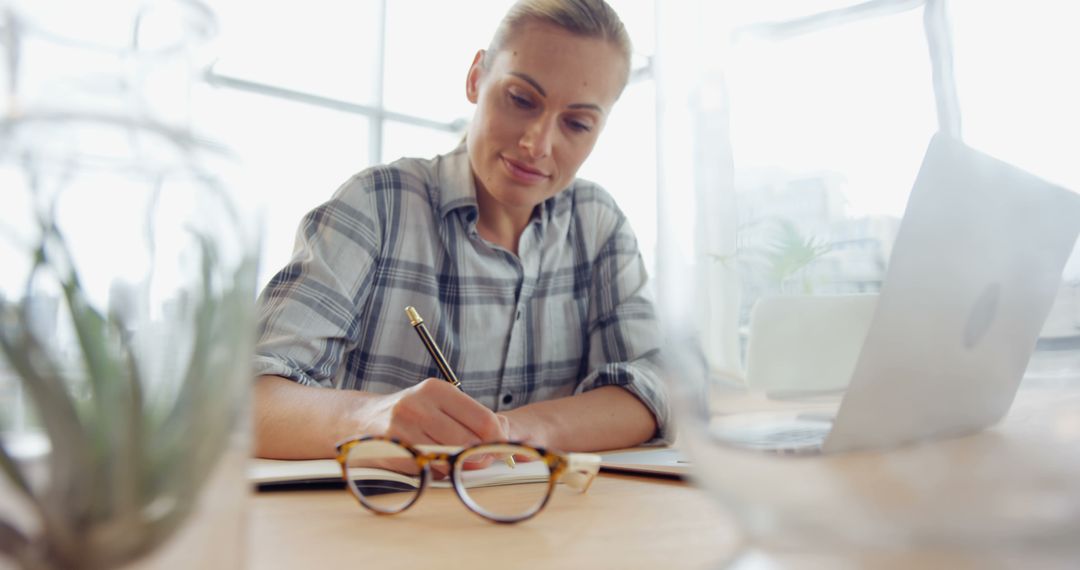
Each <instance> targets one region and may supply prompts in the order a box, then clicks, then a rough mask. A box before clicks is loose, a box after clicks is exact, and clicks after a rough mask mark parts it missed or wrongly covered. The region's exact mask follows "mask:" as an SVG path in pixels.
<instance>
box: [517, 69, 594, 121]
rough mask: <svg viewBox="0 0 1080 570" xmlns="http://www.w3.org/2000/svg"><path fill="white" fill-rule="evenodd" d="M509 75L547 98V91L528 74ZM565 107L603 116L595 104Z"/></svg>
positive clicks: (518, 72)
mask: <svg viewBox="0 0 1080 570" xmlns="http://www.w3.org/2000/svg"><path fill="white" fill-rule="evenodd" d="M509 73H510V75H513V76H514V77H517V78H518V79H520V80H522V81H524V82H525V83H528V84H529V85H532V86H533V89H536V91H537V92H538V93H540V96H541V97H547V91H544V88H543V87H541V86H540V83H539V82H538V81H536V80H535V79H533V78H532V77H531V76H529V74H528V73H522V72H520V71H511V72H509ZM567 107H569V108H570V109H591V110H594V111H596V112H598V113H600V114H601V115H603V114H604V108H603V107H601V106H600V105H597V104H595V103H571V104H570V105H567Z"/></svg>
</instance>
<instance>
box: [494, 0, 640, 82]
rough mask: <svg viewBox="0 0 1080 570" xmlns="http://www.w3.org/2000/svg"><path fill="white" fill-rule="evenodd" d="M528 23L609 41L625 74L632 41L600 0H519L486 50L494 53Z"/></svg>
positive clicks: (507, 13)
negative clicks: (549, 25) (623, 64)
mask: <svg viewBox="0 0 1080 570" xmlns="http://www.w3.org/2000/svg"><path fill="white" fill-rule="evenodd" d="M529 23H545V24H551V25H554V26H556V27H558V28H561V29H563V30H566V31H568V32H570V33H572V34H576V35H579V36H583V37H587V38H597V39H602V40H605V41H608V42H610V43H611V44H612V45H613V46H615V47H616V48H617V49H618V50H619V53H620V54H622V56H623V60H624V62H625V63H626V70H627V74H628V75H629V71H630V54H631V52H632V51H633V45H632V44H631V43H630V36H629V35H628V34H627V33H626V28H625V27H624V26H623V23H622V20H620V19H619V15H618V14H616V13H615V10H614V9H612V7H611V6H609V5H608V3H607V2H605V1H604V0H519V1H518V2H516V3H515V4H514V5H513V6H511V7H510V10H508V11H507V12H506V16H503V19H502V21H501V22H500V23H499V27H498V28H496V29H495V37H493V38H492V39H491V44H489V45H488V49H487V51H488V53H489V54H490V55H491V56H494V55H495V54H497V53H498V52H499V51H500V50H501V49H502V48H503V46H505V45H506V43H507V41H509V40H510V38H512V37H513V36H514V34H515V33H517V32H518V30H520V29H521V28H522V27H523V26H525V25H526V24H529ZM625 83H626V81H625V79H624V81H623V84H624V85H625Z"/></svg>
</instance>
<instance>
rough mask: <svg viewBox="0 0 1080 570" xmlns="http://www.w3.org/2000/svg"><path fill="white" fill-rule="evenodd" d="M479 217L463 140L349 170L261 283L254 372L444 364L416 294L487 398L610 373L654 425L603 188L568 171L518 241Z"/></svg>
mask: <svg viewBox="0 0 1080 570" xmlns="http://www.w3.org/2000/svg"><path fill="white" fill-rule="evenodd" d="M476 219H477V205H476V189H475V186H474V182H473V177H472V174H471V171H470V168H469V159H468V153H467V152H466V149H465V146H464V145H462V146H460V147H459V148H458V149H457V150H455V151H453V152H452V153H450V154H447V155H442V156H438V157H436V158H434V159H432V160H419V159H402V160H399V161H397V162H394V163H392V164H390V165H388V166H380V167H375V168H371V169H369V170H366V171H364V172H361V173H360V174H357V175H356V176H354V177H353V178H351V179H350V180H349V181H347V182H346V183H345V184H344V185H343V186H342V187H341V188H340V189H339V190H338V191H337V192H336V193H335V194H334V196H333V197H332V198H331V199H330V201H329V202H327V203H325V204H323V205H322V206H319V207H318V208H316V209H315V210H313V211H312V212H310V213H309V214H307V215H306V216H305V217H304V219H303V221H302V222H301V224H300V229H299V231H298V232H297V241H296V248H295V252H294V254H293V259H292V261H291V262H290V263H289V264H288V265H287V266H286V267H285V268H284V269H282V270H281V271H280V272H278V273H277V274H276V275H275V276H274V278H273V279H272V280H271V281H270V283H269V285H267V287H266V289H265V290H264V291H263V292H262V295H261V296H260V298H259V308H258V311H259V313H258V315H259V326H260V332H259V340H258V344H257V347H256V357H255V369H256V370H255V371H256V373H257V374H259V375H262V374H273V375H278V376H284V377H286V378H290V379H292V380H294V381H296V382H299V383H301V384H305V385H310V386H325V387H337V388H347V389H357V390H367V391H371V392H376V393H390V392H394V391H398V390H401V389H404V388H407V387H409V386H412V385H415V384H416V383H417V382H419V381H420V380H422V379H424V378H427V377H433V376H434V377H438V376H439V373H438V369H437V368H436V366H435V363H434V361H433V360H432V358H431V356H430V355H429V354H428V353H427V351H426V350H425V349H424V346H423V344H422V343H421V342H420V339H419V338H417V336H416V332H415V331H414V330H413V329H412V326H410V324H409V320H408V318H407V317H406V315H405V311H404V309H405V307H406V306H409V305H412V306H415V307H416V309H417V311H419V313H420V315H421V316H422V317H423V318H424V320H425V322H426V324H427V326H428V328H429V330H430V331H431V333H432V336H433V337H434V338H435V342H436V343H438V345H439V346H440V347H441V348H442V350H443V353H444V354H445V356H446V358H447V360H448V361H449V363H450V366H451V367H452V368H453V369H454V371H455V372H456V373H457V375H458V378H459V379H460V380H461V383H462V388H464V390H465V392H466V393H468V394H469V395H470V396H472V397H473V398H475V399H476V400H477V401H479V402H480V403H482V404H484V405H485V406H487V407H488V408H490V409H492V410H495V411H500V410H508V409H511V408H515V407H518V406H521V405H524V404H528V403H530V402H536V401H540V400H548V399H552V398H559V397H563V396H569V395H571V394H576V393H581V392H584V391H587V390H591V389H594V388H598V387H600V386H607V385H617V386H622V387H624V388H625V389H627V390H629V391H630V392H632V393H633V394H635V395H636V396H637V397H638V398H639V399H641V401H642V402H644V403H645V405H646V406H648V407H649V409H650V410H651V411H652V413H653V414H654V416H655V417H656V420H657V423H658V425H659V426H660V430H659V432H658V436H660V437H663V434H664V432H665V429H664V426H665V425H666V424H667V419H668V411H667V410H668V407H667V401H666V397H665V395H664V391H663V386H662V385H661V380H660V375H659V374H658V372H657V370H658V367H657V359H658V347H659V343H660V339H659V333H658V327H657V323H656V317H655V313H654V309H653V305H652V302H651V300H650V298H649V293H648V290H647V286H646V281H647V275H646V271H645V267H644V264H643V262H642V260H641V255H640V253H639V252H638V249H637V240H636V238H635V237H634V234H633V232H632V231H631V229H630V226H629V224H628V223H627V220H626V218H625V216H624V215H623V214H622V212H620V211H619V209H618V207H617V206H616V205H615V203H614V201H613V200H612V198H611V197H610V196H609V195H608V194H607V193H606V192H605V191H604V190H602V189H601V188H600V187H598V186H596V185H594V184H591V183H588V182H584V181H581V180H577V181H575V182H574V183H573V185H572V186H571V187H570V188H568V189H566V190H565V191H563V192H560V193H559V194H557V195H556V196H554V197H552V198H550V199H548V200H547V201H546V202H544V203H543V204H541V205H540V207H538V208H536V210H535V211H534V214H533V218H532V220H531V222H530V223H529V225H528V226H527V227H526V228H525V232H524V233H523V234H522V236H521V240H520V242H519V246H518V251H519V255H518V256H515V255H513V254H512V253H510V252H508V251H506V250H505V249H502V248H500V247H497V246H494V245H492V244H491V243H489V242H487V241H485V240H484V239H483V238H481V237H480V236H479V235H478V234H477V230H476Z"/></svg>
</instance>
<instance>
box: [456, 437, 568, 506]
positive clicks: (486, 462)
mask: <svg viewBox="0 0 1080 570" xmlns="http://www.w3.org/2000/svg"><path fill="white" fill-rule="evenodd" d="M511 458H512V460H510V459H511ZM455 467H456V468H455V469H454V484H455V485H457V488H458V489H459V490H460V491H461V494H462V498H463V499H465V502H466V503H467V504H468V505H469V508H471V509H472V510H474V511H476V512H477V513H480V514H481V515H484V516H485V517H488V518H491V519H495V520H498V521H504V522H512V521H518V520H522V519H526V518H528V517H530V516H532V515H534V514H536V512H537V511H539V510H540V508H541V507H543V506H544V502H545V501H547V496H548V490H549V488H550V487H549V481H550V479H551V470H550V469H548V466H547V463H545V462H544V460H543V458H542V457H541V456H540V454H539V453H537V452H536V451H535V450H532V449H529V448H528V447H521V446H518V445H509V444H491V445H482V446H479V447H474V448H472V449H470V450H468V451H466V452H465V453H463V454H462V455H461V457H460V458H458V462H457V464H456V466H455ZM511 483H513V484H511Z"/></svg>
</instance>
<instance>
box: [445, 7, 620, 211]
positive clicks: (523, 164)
mask: <svg viewBox="0 0 1080 570" xmlns="http://www.w3.org/2000/svg"><path fill="white" fill-rule="evenodd" d="M483 57H484V52H482V51H481V52H480V53H477V55H476V58H475V59H474V60H473V64H472V67H470V68H469V76H468V81H467V85H466V93H467V95H468V97H469V101H471V102H473V103H476V105H477V107H476V112H475V114H474V116H473V121H472V124H471V125H470V127H469V135H468V139H467V140H468V143H467V144H468V149H469V161H470V163H471V165H472V169H473V176H474V177H475V179H476V186H477V192H481V193H484V194H486V195H487V196H486V197H488V198H491V199H492V200H493V201H494V202H495V203H497V204H499V205H500V206H501V207H502V208H503V209H505V210H506V211H507V212H512V213H516V214H520V215H528V214H529V213H531V211H532V209H533V208H534V207H535V206H536V205H537V204H540V203H542V202H543V201H544V200H546V199H548V198H550V197H552V196H554V195H555V194H557V193H559V192H560V191H561V190H563V189H565V188H566V187H567V186H569V185H570V182H571V180H573V179H574V176H575V175H576V174H577V171H578V168H579V167H581V164H582V163H583V162H585V158H586V157H588V156H589V153H590V152H592V149H593V145H594V144H596V139H597V136H599V134H600V131H601V129H602V128H603V126H604V122H605V120H606V119H607V116H608V114H609V113H610V112H611V107H612V105H614V104H615V100H616V99H617V98H618V97H619V93H620V92H621V91H622V88H623V84H624V78H625V77H626V72H627V70H626V65H627V64H626V62H625V61H624V58H623V57H622V55H621V54H620V53H619V51H618V50H617V49H616V48H615V47H614V46H613V45H612V44H611V43H609V42H607V41H605V40H602V39H595V38H583V37H580V36H576V35H573V34H571V33H569V32H566V31H564V30H562V29H560V28H557V27H555V26H552V25H549V24H541V23H530V24H527V25H525V26H523V27H522V28H520V29H519V30H518V32H517V33H516V34H514V35H513V36H512V37H511V38H510V39H509V41H507V42H506V44H505V45H504V46H503V48H502V49H501V50H499V52H498V53H495V54H488V55H487V61H486V62H484V61H483ZM478 198H480V199H481V202H485V200H483V199H482V198H483V197H482V196H481V197H478ZM486 202H488V203H491V202H490V201H486Z"/></svg>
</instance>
